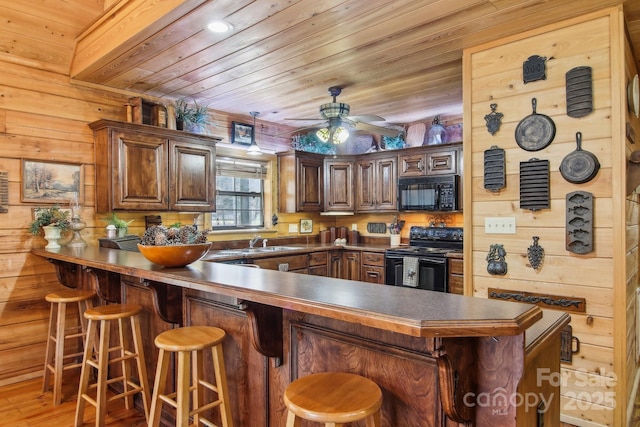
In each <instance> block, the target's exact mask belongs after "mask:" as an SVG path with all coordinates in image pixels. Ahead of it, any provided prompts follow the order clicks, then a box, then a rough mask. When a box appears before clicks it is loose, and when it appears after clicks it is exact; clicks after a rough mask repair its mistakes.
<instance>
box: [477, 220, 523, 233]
mask: <svg viewBox="0 0 640 427" xmlns="http://www.w3.org/2000/svg"><path fill="white" fill-rule="evenodd" d="M484 232H485V233H486V234H516V218H515V217H512V216H505V217H490V218H485V219H484Z"/></svg>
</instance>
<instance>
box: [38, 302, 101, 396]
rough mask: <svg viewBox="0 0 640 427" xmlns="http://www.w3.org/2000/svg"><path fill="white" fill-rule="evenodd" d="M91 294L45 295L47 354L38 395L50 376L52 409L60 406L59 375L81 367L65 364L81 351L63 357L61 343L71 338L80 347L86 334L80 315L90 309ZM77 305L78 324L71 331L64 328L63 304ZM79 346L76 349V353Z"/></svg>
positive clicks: (80, 354)
mask: <svg viewBox="0 0 640 427" xmlns="http://www.w3.org/2000/svg"><path fill="white" fill-rule="evenodd" d="M95 294H96V293H95V292H94V291H85V290H76V289H64V290H60V291H57V292H52V293H50V294H48V295H47V296H46V297H45V299H46V300H47V301H48V302H50V303H51V310H50V312H49V334H48V336H47V350H46V353H45V358H44V377H43V380H42V392H46V391H48V390H49V379H50V377H51V374H52V375H53V405H54V406H58V405H59V404H60V402H62V373H63V372H64V371H66V370H67V369H73V368H79V367H80V366H82V363H80V362H79V361H72V362H71V363H66V364H65V360H66V359H72V358H77V359H80V357H81V356H82V351H78V352H76V353H71V354H64V351H65V341H66V340H68V339H72V338H79V342H80V343H84V337H85V336H86V334H87V327H86V324H87V322H86V320H85V319H84V316H83V313H84V312H85V310H87V309H89V308H91V307H92V306H93V303H92V301H91V299H92V298H93V297H94V296H95ZM74 302H75V303H78V318H79V321H78V324H77V325H74V326H73V327H71V328H68V327H67V322H66V316H67V304H70V303H74ZM81 348H82V346H80V347H79V350H80V349H81Z"/></svg>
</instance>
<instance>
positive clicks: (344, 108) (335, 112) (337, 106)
mask: <svg viewBox="0 0 640 427" xmlns="http://www.w3.org/2000/svg"><path fill="white" fill-rule="evenodd" d="M350 110H351V107H349V104H345V103H344V102H330V103H328V104H322V105H321V106H320V114H321V115H322V117H324V118H325V119H331V118H333V117H346V116H348V115H349V111H350Z"/></svg>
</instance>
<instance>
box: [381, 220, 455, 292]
mask: <svg viewBox="0 0 640 427" xmlns="http://www.w3.org/2000/svg"><path fill="white" fill-rule="evenodd" d="M463 237H464V233H463V229H462V228H461V227H421V226H413V227H411V229H410V231H409V246H407V247H397V248H393V249H388V250H387V251H386V252H385V283H386V284H387V285H392V286H406V287H412V288H416V289H426V290H430V291H438V292H448V291H449V287H448V264H447V253H449V252H453V251H456V252H461V251H462V245H463Z"/></svg>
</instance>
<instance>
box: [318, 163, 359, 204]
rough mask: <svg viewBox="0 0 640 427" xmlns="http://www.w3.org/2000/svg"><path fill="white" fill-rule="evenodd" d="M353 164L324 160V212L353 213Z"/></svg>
mask: <svg viewBox="0 0 640 427" xmlns="http://www.w3.org/2000/svg"><path fill="white" fill-rule="evenodd" d="M353 192H354V187H353V162H352V161H348V160H347V161H344V160H325V162H324V204H325V205H324V210H325V211H353V210H354V208H355V203H354V201H353V198H354V197H353Z"/></svg>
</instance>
